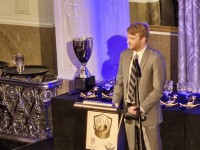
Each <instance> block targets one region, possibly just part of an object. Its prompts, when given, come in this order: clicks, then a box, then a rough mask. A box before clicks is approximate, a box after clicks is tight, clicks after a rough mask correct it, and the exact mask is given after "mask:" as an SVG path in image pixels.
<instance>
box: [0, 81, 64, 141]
mask: <svg viewBox="0 0 200 150" xmlns="http://www.w3.org/2000/svg"><path fill="white" fill-rule="evenodd" d="M61 84H62V79H56V80H53V81H49V82H30V81H22V80H16V79H7V78H0V138H4V139H11V140H17V141H22V142H27V143H32V142H35V141H38V140H41V139H44V138H48V137H52V131H53V130H52V128H53V126H52V119H51V108H50V107H51V97H53V96H56V95H57V89H58V87H59V86H60V85H61Z"/></svg>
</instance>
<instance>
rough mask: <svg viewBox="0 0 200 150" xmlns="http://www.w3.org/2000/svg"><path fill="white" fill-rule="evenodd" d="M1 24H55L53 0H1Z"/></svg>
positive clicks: (49, 25) (45, 25) (46, 25)
mask: <svg viewBox="0 0 200 150" xmlns="http://www.w3.org/2000/svg"><path fill="white" fill-rule="evenodd" d="M0 24H11V25H25V26H44V27H51V26H54V10H53V0H1V1H0Z"/></svg>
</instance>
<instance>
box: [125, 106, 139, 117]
mask: <svg viewBox="0 0 200 150" xmlns="http://www.w3.org/2000/svg"><path fill="white" fill-rule="evenodd" d="M127 111H128V113H130V114H132V115H137V114H138V109H137V107H136V106H130V107H129V108H128V109H127Z"/></svg>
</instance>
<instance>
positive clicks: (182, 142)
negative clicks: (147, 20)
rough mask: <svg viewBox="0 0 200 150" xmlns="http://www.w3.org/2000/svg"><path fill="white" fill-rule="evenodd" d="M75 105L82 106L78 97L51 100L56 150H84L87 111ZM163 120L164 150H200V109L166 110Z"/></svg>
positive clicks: (63, 96) (67, 96) (173, 108)
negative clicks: (66, 149)
mask: <svg viewBox="0 0 200 150" xmlns="http://www.w3.org/2000/svg"><path fill="white" fill-rule="evenodd" d="M75 102H81V100H78V95H77V94H76V95H68V94H63V95H59V96H57V97H53V98H52V119H53V126H54V128H53V134H54V148H55V150H65V148H66V147H68V150H74V149H85V141H86V120H87V111H86V110H81V109H75V108H74V106H73V105H74V103H75ZM163 117H164V121H163V123H162V124H161V128H160V131H161V138H162V143H163V150H199V149H200V108H199V107H196V108H193V109H189V110H181V109H180V108H178V107H171V108H163ZM125 143H126V142H125ZM124 150H126V149H124Z"/></svg>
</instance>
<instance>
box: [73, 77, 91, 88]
mask: <svg viewBox="0 0 200 150" xmlns="http://www.w3.org/2000/svg"><path fill="white" fill-rule="evenodd" d="M94 86H95V76H91V77H88V78H80V77H75V90H78V91H88V90H91V89H92V88H93V87H94Z"/></svg>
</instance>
